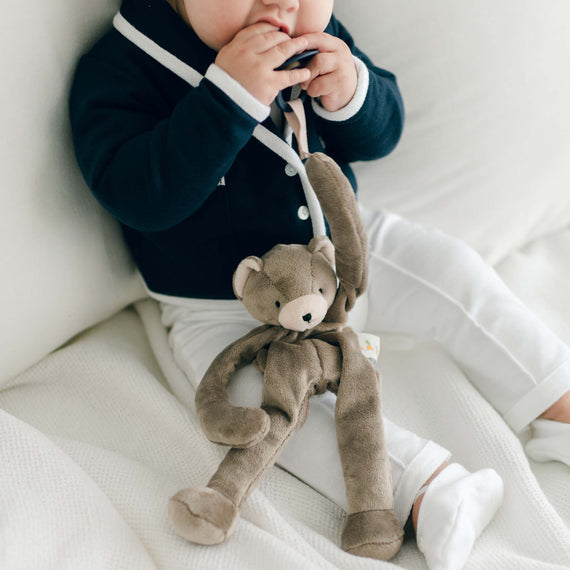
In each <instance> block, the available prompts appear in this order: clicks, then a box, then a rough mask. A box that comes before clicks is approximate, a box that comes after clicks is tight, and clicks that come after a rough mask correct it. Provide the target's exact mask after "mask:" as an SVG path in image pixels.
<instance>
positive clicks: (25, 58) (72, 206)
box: [0, 0, 143, 382]
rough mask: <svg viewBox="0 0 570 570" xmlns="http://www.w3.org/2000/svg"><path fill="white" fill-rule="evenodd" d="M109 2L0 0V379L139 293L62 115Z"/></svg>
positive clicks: (112, 6) (112, 2)
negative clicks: (85, 177)
mask: <svg viewBox="0 0 570 570" xmlns="http://www.w3.org/2000/svg"><path fill="white" fill-rule="evenodd" d="M6 4H7V5H6ZM117 5H118V2H117V0H97V2H89V1H88V0H81V1H78V0H50V1H49V2H45V1H43V2H33V3H30V2H18V1H16V0H8V2H7V3H4V9H3V10H2V19H1V20H0V54H1V61H2V65H1V68H0V76H1V77H2V81H1V82H0V108H1V109H2V122H1V124H2V127H1V128H2V135H1V137H0V200H1V202H0V206H1V217H2V221H1V223H0V243H1V244H2V245H1V249H0V267H1V268H2V280H1V282H0V299H1V303H2V314H1V317H0V382H3V381H6V380H7V379H9V378H10V377H11V376H13V375H14V374H16V373H18V372H19V371H21V370H23V369H24V368H26V367H28V366H30V365H32V364H33V363H35V362H36V361H38V360H39V359H40V358H42V357H43V356H44V355H45V354H47V353H48V352H50V351H51V350H53V349H55V348H56V347H58V346H60V345H61V344H62V343H63V342H65V341H66V340H68V339H69V338H70V337H71V336H73V335H75V334H77V333H78V332H80V331H81V330H83V329H85V328H86V327H88V326H90V325H92V324H94V323H96V322H98V321H100V320H102V319H104V318H106V317H108V316H110V315H111V314H113V313H114V312H116V311H117V310H118V309H120V308H121V307H123V306H125V305H126V304H128V303H129V302H131V301H132V300H134V299H136V298H138V297H140V296H141V295H142V294H143V292H142V290H141V288H140V284H139V282H138V279H137V278H136V276H135V271H134V267H133V264H132V262H131V261H130V258H129V256H128V254H127V252H126V250H125V248H124V246H123V242H122V239H121V237H120V230H119V228H118V226H117V224H116V223H115V222H114V221H112V220H111V219H110V217H109V216H108V215H107V214H105V213H104V212H103V210H102V208H101V207H100V206H99V205H98V204H97V203H96V201H95V200H94V199H93V198H92V196H91V194H90V192H89V191H88V190H87V188H86V186H85V184H84V182H83V179H82V177H81V175H80V173H79V170H78V168H77V166H76V163H75V158H74V156H73V151H72V148H71V139H70V133H69V125H68V111H67V98H68V91H69V85H70V80H71V74H72V70H73V68H74V66H75V62H76V60H77V58H78V56H79V54H80V53H81V52H82V51H83V50H84V49H85V47H86V44H87V42H89V41H92V39H93V37H94V36H95V35H96V34H98V33H99V32H100V31H101V28H102V25H109V22H110V18H111V16H112V14H113V12H114V11H115V10H116V9H117Z"/></svg>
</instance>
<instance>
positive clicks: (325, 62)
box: [301, 53, 338, 89]
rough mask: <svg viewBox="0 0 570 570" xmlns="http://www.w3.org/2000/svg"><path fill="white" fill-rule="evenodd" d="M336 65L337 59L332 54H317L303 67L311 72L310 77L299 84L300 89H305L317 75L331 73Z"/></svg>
mask: <svg viewBox="0 0 570 570" xmlns="http://www.w3.org/2000/svg"><path fill="white" fill-rule="evenodd" d="M337 65H338V59H337V57H336V55H335V54H333V53H318V54H317V55H315V57H313V58H312V59H311V61H309V63H307V65H306V66H305V67H306V69H308V70H309V71H310V72H311V76H310V77H309V79H308V80H307V81H304V82H303V84H301V89H306V88H307V87H308V86H309V84H310V83H311V81H313V79H315V78H316V77H318V76H319V75H326V74H327V73H332V72H333V71H334V70H335V69H336V68H337Z"/></svg>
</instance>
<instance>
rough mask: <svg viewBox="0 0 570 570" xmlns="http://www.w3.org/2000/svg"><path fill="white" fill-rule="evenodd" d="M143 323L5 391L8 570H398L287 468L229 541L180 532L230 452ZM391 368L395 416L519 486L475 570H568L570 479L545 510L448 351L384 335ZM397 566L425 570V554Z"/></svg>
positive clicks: (388, 381)
mask: <svg viewBox="0 0 570 570" xmlns="http://www.w3.org/2000/svg"><path fill="white" fill-rule="evenodd" d="M137 310H138V314H137V312H135V311H134V310H132V309H129V310H125V311H123V312H122V313H119V314H118V315H116V316H115V317H113V318H112V319H111V320H109V321H107V322H105V323H103V324H101V325H98V326H97V327H95V328H94V329H92V330H90V331H88V332H87V333H85V334H83V335H81V336H80V337H78V338H77V339H75V340H74V341H72V342H71V343H69V344H68V345H67V346H65V347H64V348H62V349H60V350H59V351H57V352H55V353H53V354H52V355H50V356H49V357H48V358H46V359H44V360H43V361H41V362H40V363H39V364H38V365H36V366H35V367H33V368H31V369H30V370H28V371H27V372H25V373H24V374H22V375H20V376H19V377H18V378H16V379H15V380H14V381H13V382H12V383H10V384H9V385H8V386H5V387H4V389H3V390H2V391H1V392H0V408H2V410H3V411H0V424H1V425H0V433H1V434H2V437H1V438H0V489H1V493H2V495H1V503H0V545H1V546H0V567H1V568H6V569H10V570H18V569H26V570H28V569H30V570H32V569H33V570H39V569H43V568H50V569H51V568H56V569H58V570H61V569H66V568H73V569H81V570H88V569H95V568H101V569H102V568H104V569H110V568H117V569H136V570H143V569H145V568H161V569H178V568H197V569H210V568H211V569H216V570H219V569H221V568H224V569H234V568H235V569H247V570H257V569H259V570H266V569H268V568H271V569H272V570H273V569H281V568H282V569H284V570H285V569H287V570H291V569H307V570H309V569H313V568H314V569H317V568H330V569H333V568H348V569H355V570H356V569H363V570H364V569H370V570H371V569H373V568H374V569H380V568H393V566H391V565H390V564H388V563H380V562H375V561H372V560H367V559H362V558H356V557H352V556H350V555H348V554H346V553H344V552H343V551H342V550H341V549H340V548H339V547H338V543H339V537H340V532H341V529H342V524H343V517H344V513H343V512H342V510H341V509H339V508H338V507H337V506H336V505H334V504H332V503H331V502H330V501H328V500H327V499H325V498H324V497H322V496H321V495H319V494H318V493H316V492H315V491H313V490H312V489H310V488H309V487H307V486H306V485H304V484H303V483H301V482H300V481H298V480H297V479H295V478H294V477H292V476H291V475H289V474H287V473H286V472H284V471H282V470H281V469H279V468H277V467H275V468H273V469H272V470H271V471H270V473H269V474H268V476H266V477H265V479H264V480H263V482H262V483H261V485H260V487H259V488H258V489H257V490H256V491H255V492H254V493H253V495H252V496H251V498H250V499H249V500H248V501H247V503H246V504H245V506H244V508H243V511H242V519H241V521H240V523H239V525H238V528H237V531H236V533H235V535H234V536H233V537H232V538H231V539H230V540H229V541H228V542H227V543H226V544H224V545H220V546H216V547H199V546H195V545H192V544H189V543H186V542H185V541H184V540H182V539H180V538H178V537H177V536H175V535H174V533H173V532H171V531H170V529H169V528H168V525H167V522H166V505H167V501H168V498H169V496H170V495H171V494H173V493H174V492H175V491H177V490H178V489H179V488H181V487H183V486H186V485H189V484H201V483H204V482H205V481H207V479H208V478H209V475H210V474H211V473H212V472H213V471H214V469H215V467H216V465H217V463H218V462H219V460H220V457H221V456H222V454H223V449H220V448H218V447H216V446H214V445H213V444H211V443H209V442H208V441H207V440H206V439H205V438H204V436H203V435H202V433H201V431H200V428H199V426H198V424H197V422H196V421H195V419H194V418H193V415H192V413H191V412H188V411H187V409H186V407H185V406H183V405H182V404H181V403H180V401H179V400H178V399H177V398H176V397H175V396H174V395H173V392H174V393H176V392H177V391H179V390H180V387H181V386H182V385H183V383H185V382H186V380H185V378H184V376H183V375H182V373H181V372H180V371H179V370H178V369H177V368H176V366H175V364H174V362H173V360H172V359H171V357H170V353H169V349H168V346H167V340H166V334H165V331H164V329H163V328H162V326H161V324H160V320H159V313H158V307H157V306H156V304H155V303H154V302H153V301H144V302H142V303H139V304H138V305H137ZM141 320H142V321H141ZM141 325H142V326H141ZM145 333H146V334H145ZM149 339H150V343H151V345H152V349H153V350H154V353H155V355H156V357H157V360H155V359H154V358H153V356H152V351H151V350H149ZM157 361H158V362H159V363H160V364H157ZM381 367H382V371H383V375H384V391H385V402H386V404H385V407H386V409H387V410H388V413H389V415H390V417H391V418H392V419H394V420H395V421H397V422H399V423H401V424H402V425H406V426H409V427H411V428H412V429H414V430H416V431H418V432H419V433H422V434H423V435H426V436H428V437H431V438H434V439H436V440H437V441H439V442H441V443H442V444H443V445H445V446H447V447H448V448H450V449H452V450H453V451H454V453H455V456H456V457H457V459H458V460H460V461H461V462H463V463H464V464H465V465H466V466H467V467H468V468H472V469H477V468H480V467H482V466H492V467H494V468H495V469H496V470H497V471H498V472H499V473H500V474H501V475H502V477H503V478H504V480H505V483H506V500H505V504H504V507H503V508H502V509H501V511H500V512H499V514H498V516H497V517H496V519H495V520H494V521H493V523H492V524H491V525H490V526H489V527H488V529H487V531H486V532H485V533H484V534H483V536H482V537H481V538H480V540H479V541H478V542H477V544H476V547H475V549H474V551H473V553H472V556H471V558H470V560H469V563H468V566H467V568H468V569H470V570H475V569H481V570H483V569H484V570H490V569H497V570H499V569H500V570H505V569H512V570H526V569H528V570H530V569H538V568H541V569H554V568H569V567H570V531H569V528H568V525H569V523H570V499H569V494H568V488H569V483H570V469H568V468H566V467H564V466H562V465H557V464H549V465H544V466H540V473H539V474H540V476H541V479H542V480H543V481H544V482H545V488H547V490H548V494H549V499H550V500H549V499H547V497H546V496H545V494H544V492H543V491H542V490H541V488H540V487H539V485H538V483H537V480H536V479H535V477H534V476H533V473H532V472H531V470H530V468H529V464H528V462H527V459H526V457H525V455H524V454H523V451H522V447H521V444H520V442H519V440H518V439H517V438H516V437H515V436H514V435H513V434H512V433H511V432H510V431H509V429H508V428H507V427H506V425H505V424H504V423H503V421H502V419H501V418H500V417H499V416H498V415H497V413H496V412H495V411H494V410H493V409H492V408H491V407H490V406H489V405H488V404H487V403H486V402H485V401H484V400H482V398H481V397H480V396H479V395H478V393H477V392H476V391H475V390H474V389H473V388H472V386H471V385H470V384H469V382H468V381H467V380H466V379H465V378H464V376H463V375H462V373H461V372H460V371H459V370H458V369H457V368H456V366H455V365H454V364H453V363H452V362H451V361H450V360H449V359H448V357H447V356H446V355H445V354H444V353H443V351H442V350H441V349H440V348H439V347H438V346H436V345H434V344H432V343H421V342H417V341H414V340H412V339H409V338H402V337H395V336H390V335H384V337H383V351H382V356H381ZM180 391H181V390H180ZM552 504H556V505H557V508H558V512H557V510H555V509H554V507H553V506H552ZM563 517H564V518H563ZM564 519H565V520H564ZM393 562H394V563H395V564H396V565H398V566H400V567H403V568H409V569H420V568H425V563H424V561H423V558H422V556H421V555H420V554H419V552H418V551H417V549H416V547H415V544H414V543H413V542H409V543H406V544H405V545H404V548H403V549H402V551H401V552H400V554H399V555H398V556H397V558H396V559H395V560H394V561H393Z"/></svg>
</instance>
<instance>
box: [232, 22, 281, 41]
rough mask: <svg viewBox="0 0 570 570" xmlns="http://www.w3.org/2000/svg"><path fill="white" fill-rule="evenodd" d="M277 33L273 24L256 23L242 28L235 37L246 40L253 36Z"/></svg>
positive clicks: (276, 28) (277, 29)
mask: <svg viewBox="0 0 570 570" xmlns="http://www.w3.org/2000/svg"><path fill="white" fill-rule="evenodd" d="M277 31H279V28H278V27H277V26H275V25H274V24H270V23H269V22H258V23H257V24H252V25H251V26H247V27H246V28H243V29H242V30H240V31H239V32H238V33H237V34H236V35H235V37H236V38H237V37H239V38H240V39H241V40H248V39H251V38H253V37H255V36H262V35H264V34H267V33H269V32H277ZM285 35H287V34H285Z"/></svg>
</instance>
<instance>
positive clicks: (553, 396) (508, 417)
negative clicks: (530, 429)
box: [503, 360, 570, 433]
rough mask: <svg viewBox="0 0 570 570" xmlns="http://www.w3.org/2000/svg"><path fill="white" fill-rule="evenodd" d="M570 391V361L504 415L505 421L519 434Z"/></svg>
mask: <svg viewBox="0 0 570 570" xmlns="http://www.w3.org/2000/svg"><path fill="white" fill-rule="evenodd" d="M568 390H570V360H567V361H566V362H564V363H563V364H562V365H561V366H559V367H558V368H557V369H556V370H554V371H553V372H552V373H551V374H549V375H548V376H547V377H546V378H545V379H544V380H542V382H540V383H539V384H537V385H536V386H535V387H534V388H533V389H532V390H530V391H529V392H527V393H526V394H525V395H524V396H523V397H522V398H521V399H520V400H519V401H518V402H517V403H516V404H515V405H514V406H513V407H512V408H511V409H510V410H509V411H508V412H506V413H505V414H503V419H504V420H505V421H506V422H507V423H508V424H509V425H510V426H511V428H512V430H513V431H514V432H515V433H519V432H521V431H522V430H523V429H524V428H526V427H527V426H528V425H529V424H530V422H532V420H534V419H536V418H537V417H538V416H539V415H540V414H542V412H544V411H545V410H547V409H548V408H549V407H550V406H552V404H554V402H556V401H557V400H558V399H559V398H560V397H562V396H563V395H564V394H566V392H568Z"/></svg>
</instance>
